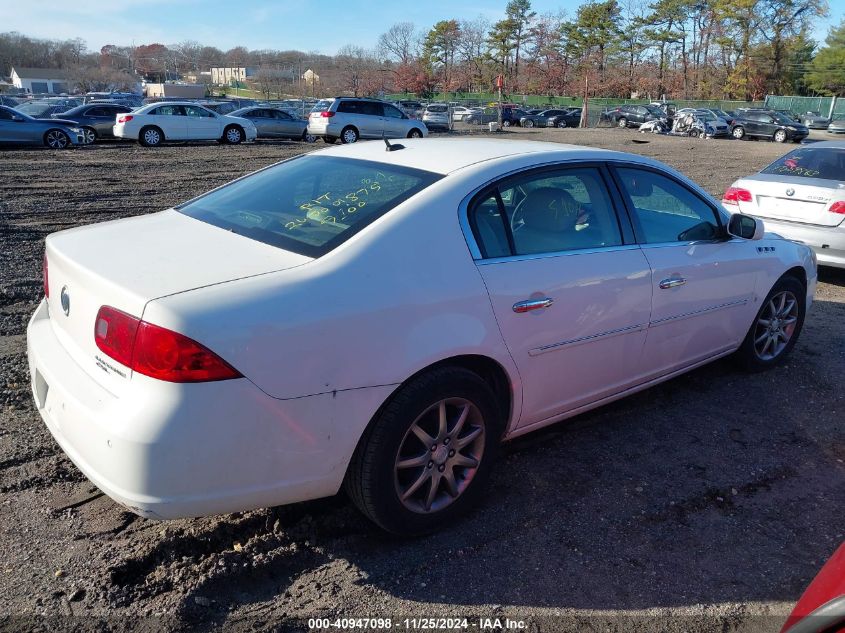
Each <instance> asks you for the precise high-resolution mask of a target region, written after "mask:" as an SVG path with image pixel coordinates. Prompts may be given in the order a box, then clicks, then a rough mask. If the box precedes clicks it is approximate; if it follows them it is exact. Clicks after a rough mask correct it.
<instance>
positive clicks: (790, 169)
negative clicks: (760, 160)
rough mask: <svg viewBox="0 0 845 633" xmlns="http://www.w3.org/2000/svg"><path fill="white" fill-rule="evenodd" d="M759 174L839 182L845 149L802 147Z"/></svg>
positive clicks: (843, 174) (844, 173) (844, 168)
mask: <svg viewBox="0 0 845 633" xmlns="http://www.w3.org/2000/svg"><path fill="white" fill-rule="evenodd" d="M760 173H761V174H773V175H781V176H801V177H803V178H821V179H823V180H837V181H841V180H843V179H845V149H843V148H837V147H824V148H814V147H802V148H801V149H795V150H792V151H791V152H789V154H787V155H786V156H782V157H780V158H778V159H777V160H776V161H775V162H773V163H772V164H771V165H769V166H768V167H765V168H764V169H763V171H761V172H760Z"/></svg>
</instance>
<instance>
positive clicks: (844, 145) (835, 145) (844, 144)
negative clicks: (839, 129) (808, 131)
mask: <svg viewBox="0 0 845 633" xmlns="http://www.w3.org/2000/svg"><path fill="white" fill-rule="evenodd" d="M827 148H831V149H845V141H817V142H815V143H807V144H805V145H801V146H799V147H796V148H795V149H827Z"/></svg>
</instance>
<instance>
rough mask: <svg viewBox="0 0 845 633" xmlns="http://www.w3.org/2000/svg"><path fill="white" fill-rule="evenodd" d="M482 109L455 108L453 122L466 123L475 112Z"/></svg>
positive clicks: (453, 108)
mask: <svg viewBox="0 0 845 633" xmlns="http://www.w3.org/2000/svg"><path fill="white" fill-rule="evenodd" d="M479 110H480V108H467V107H465V106H453V107H452V120H453V121H466V119H467V118H468V117H469V116H470V115H471V114H474V113H475V112H478V111H479Z"/></svg>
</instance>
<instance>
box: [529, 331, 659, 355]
mask: <svg viewBox="0 0 845 633" xmlns="http://www.w3.org/2000/svg"><path fill="white" fill-rule="evenodd" d="M646 327H647V326H646V325H645V324H644V323H640V324H637V325H629V326H627V327H622V328H618V329H616V330H608V331H607V332H600V333H598V334H590V335H589V336H582V337H580V338H574V339H571V340H568V341H561V342H560V343H551V344H550V345H543V346H542V347H535V348H534V349H530V350H528V355H529V356H539V355H540V354H545V353H546V352H554V351H555V350H559V349H562V348H564V347H567V346H569V345H578V344H580V343H587V342H589V341H595V340H596V339H600V338H609V337H611V336H617V335H619V334H627V333H628V332H638V331H642V330H645V329H646Z"/></svg>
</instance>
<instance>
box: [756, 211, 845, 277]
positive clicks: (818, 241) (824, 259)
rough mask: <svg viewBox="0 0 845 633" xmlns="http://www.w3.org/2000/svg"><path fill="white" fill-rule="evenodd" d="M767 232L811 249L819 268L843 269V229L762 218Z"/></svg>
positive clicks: (844, 253) (844, 260) (844, 236)
mask: <svg viewBox="0 0 845 633" xmlns="http://www.w3.org/2000/svg"><path fill="white" fill-rule="evenodd" d="M762 219H763V223H764V224H765V226H766V230H767V231H772V232H774V233H777V234H779V235H782V236H783V237H785V238H787V239H790V240H796V241H798V242H802V243H804V244H806V245H807V246H809V247H810V248H812V249H813V251H814V252H815V253H816V259H817V260H818V263H819V265H821V266H833V267H835V268H845V227H843V226H841V225H840V226H812V225H808V224H800V223H797V222H782V221H778V220H770V219H768V218H762Z"/></svg>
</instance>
